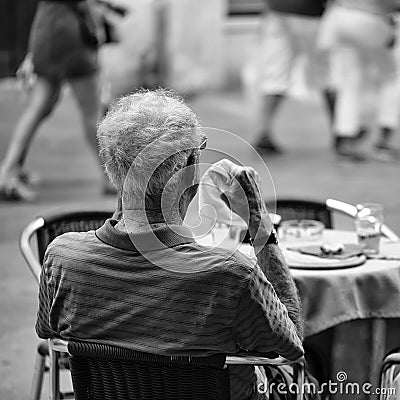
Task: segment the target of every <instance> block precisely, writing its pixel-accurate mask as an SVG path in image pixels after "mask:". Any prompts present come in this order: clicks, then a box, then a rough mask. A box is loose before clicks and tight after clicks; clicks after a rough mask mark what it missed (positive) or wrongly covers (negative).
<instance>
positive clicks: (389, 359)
mask: <svg viewBox="0 0 400 400" xmlns="http://www.w3.org/2000/svg"><path fill="white" fill-rule="evenodd" d="M387 364H398V365H400V353H392V354H389V355H388V356H386V357H385V359H384V360H383V365H387Z"/></svg>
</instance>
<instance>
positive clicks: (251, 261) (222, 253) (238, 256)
mask: <svg viewBox="0 0 400 400" xmlns="http://www.w3.org/2000/svg"><path fill="white" fill-rule="evenodd" d="M191 246H192V247H194V248H195V249H196V250H197V251H199V252H200V253H201V254H202V255H203V256H204V257H206V258H207V259H208V260H209V262H210V263H213V264H214V265H215V271H226V272H231V273H234V274H237V275H241V276H242V277H246V276H248V275H250V274H252V273H253V271H254V270H255V268H256V265H257V259H255V258H253V257H249V256H247V255H245V254H243V253H241V252H240V251H239V250H238V249H223V248H220V247H215V246H203V245H200V244H197V243H192V245H191Z"/></svg>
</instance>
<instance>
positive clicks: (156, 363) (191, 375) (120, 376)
mask: <svg viewBox="0 0 400 400" xmlns="http://www.w3.org/2000/svg"><path fill="white" fill-rule="evenodd" d="M68 353H69V354H70V368H71V376H72V383H73V388H74V393H75V399H76V400H130V399H132V400H133V399H134V400H150V399H151V400H178V399H182V400H183V399H185V400H204V399H207V400H229V399H230V389H229V387H230V385H229V373H228V369H227V368H224V365H225V359H226V357H225V355H223V354H216V355H212V356H207V357H169V356H161V355H155V354H148V353H142V352H138V351H134V350H128V349H123V348H119V347H114V346H108V345H103V344H95V343H88V342H78V341H70V342H68Z"/></svg>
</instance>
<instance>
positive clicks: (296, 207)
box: [265, 198, 400, 241]
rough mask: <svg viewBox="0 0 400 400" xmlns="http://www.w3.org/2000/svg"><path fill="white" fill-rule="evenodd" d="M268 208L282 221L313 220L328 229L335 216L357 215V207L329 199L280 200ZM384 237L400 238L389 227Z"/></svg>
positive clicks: (384, 228) (331, 226) (385, 230)
mask: <svg viewBox="0 0 400 400" xmlns="http://www.w3.org/2000/svg"><path fill="white" fill-rule="evenodd" d="M265 204H266V205H267V208H268V209H269V210H271V211H274V208H275V206H276V213H277V214H279V215H280V216H281V217H282V221H286V220H290V219H313V220H316V221H321V222H322V223H323V224H324V225H325V227H326V228H333V227H334V225H333V214H334V213H339V214H343V215H346V216H348V217H351V218H354V217H355V216H356V214H357V208H356V206H354V205H352V204H349V203H345V202H344V201H340V200H335V199H327V200H326V201H316V200H305V199H295V198H280V199H277V200H276V201H274V200H267V201H266V202H265ZM381 232H382V235H383V236H385V237H387V238H388V239H390V240H392V241H399V240H400V238H399V237H398V236H397V235H396V233H394V232H393V231H392V230H391V229H390V228H389V227H388V226H387V225H385V224H384V225H383V226H382V228H381Z"/></svg>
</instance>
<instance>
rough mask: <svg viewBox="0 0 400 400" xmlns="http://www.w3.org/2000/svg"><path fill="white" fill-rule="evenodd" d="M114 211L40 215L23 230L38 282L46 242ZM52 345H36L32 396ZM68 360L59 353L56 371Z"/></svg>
mask: <svg viewBox="0 0 400 400" xmlns="http://www.w3.org/2000/svg"><path fill="white" fill-rule="evenodd" d="M111 215H112V212H111V211H77V212H65V213H60V214H52V215H48V216H45V217H38V218H36V219H35V220H34V221H32V222H31V223H30V224H29V225H27V227H26V228H25V229H24V230H23V231H22V233H21V237H20V242H19V244H20V249H21V253H22V255H23V257H24V259H25V261H26V262H27V264H28V266H29V268H30V270H31V271H32V274H33V276H34V278H35V279H36V281H37V282H38V283H39V279H40V271H41V268H42V267H41V265H42V262H43V258H44V254H45V252H46V248H47V246H48V245H49V244H50V243H51V242H52V241H53V240H54V239H55V238H56V237H57V236H59V235H62V234H63V233H66V232H85V231H89V230H91V229H97V228H99V227H100V226H101V225H103V223H104V221H105V220H106V219H107V218H110V217H111ZM33 236H36V243H37V252H34V250H33V248H32V247H31V239H32V238H33ZM48 360H49V347H48V343H47V341H46V340H43V341H41V342H40V343H39V345H38V346H37V355H36V362H35V369H34V375H33V379H32V386H31V392H30V400H40V395H41V391H42V383H43V377H44V373H45V372H47V371H48V369H49V368H48ZM67 365H68V363H67V362H66V360H65V357H59V362H58V363H57V374H58V373H59V372H60V369H63V368H65V367H66V366H67ZM73 397H74V396H73V393H62V394H60V398H73Z"/></svg>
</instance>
